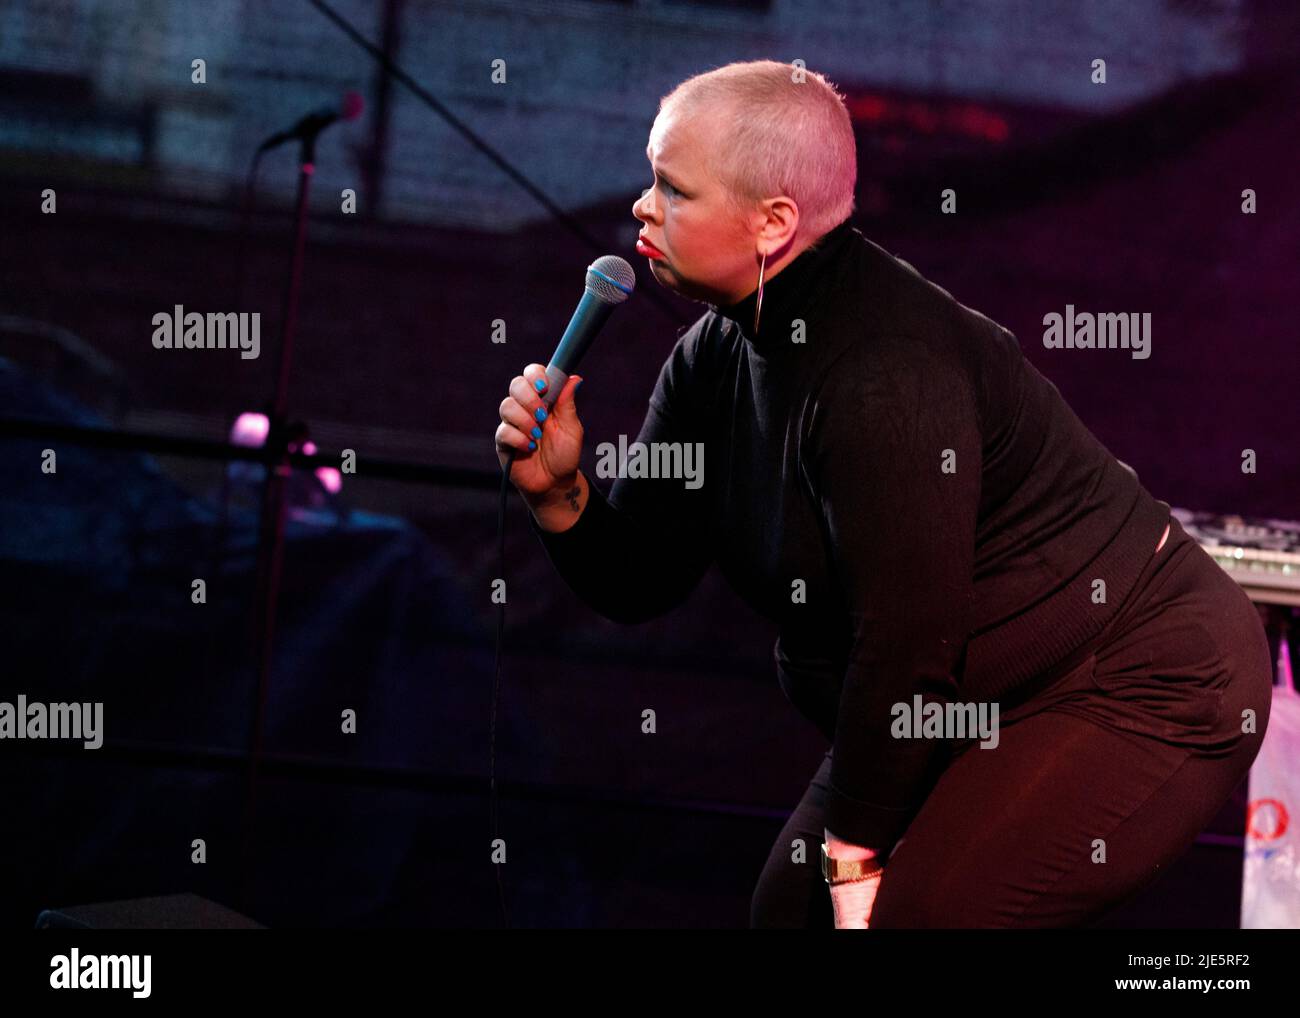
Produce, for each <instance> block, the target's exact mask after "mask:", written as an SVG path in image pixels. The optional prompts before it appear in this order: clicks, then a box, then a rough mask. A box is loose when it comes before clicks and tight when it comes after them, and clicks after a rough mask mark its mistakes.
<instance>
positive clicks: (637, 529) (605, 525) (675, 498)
mask: <svg viewBox="0 0 1300 1018" xmlns="http://www.w3.org/2000/svg"><path fill="white" fill-rule="evenodd" d="M698 339H699V329H698V328H694V329H692V330H691V332H689V333H687V334H686V335H684V336H683V337H682V339H681V340H679V342H678V344H677V346H676V347H675V348H674V350H673V352H672V354H671V355H670V357H669V359H668V360H667V362H665V364H664V367H663V369H662V370H661V372H660V375H659V379H658V382H657V383H656V385H655V390H654V393H653V395H652V396H651V398H650V403H649V407H648V409H647V411H646V416H645V420H644V421H643V423H642V425H641V430H640V433H639V434H638V435H637V438H636V442H638V443H641V444H643V445H645V446H646V447H647V448H655V446H656V444H657V443H677V444H679V445H678V448H679V449H680V448H681V446H682V445H684V444H685V443H692V444H694V443H695V442H696V441H699V430H698V427H697V425H696V420H697V417H696V413H695V400H694V398H693V395H692V392H691V388H690V386H691V382H690V378H691V370H692V367H693V362H694V359H695V358H694V351H695V349H696V346H695V344H696V342H697V341H698ZM615 445H616V443H610V444H609V446H610V447H609V448H605V449H603V450H602V448H601V447H600V446H598V447H597V450H596V451H597V459H598V461H602V460H603V461H604V462H607V463H608V462H616V460H617V457H616V455H615V454H614V449H613V446H615ZM660 448H667V447H666V446H661V447H660ZM699 451H701V452H702V451H703V449H702V446H701V447H700V449H699ZM700 465H701V467H702V466H703V464H702V460H701V463H700ZM627 473H628V474H631V473H632V471H628V472H627ZM587 481H588V484H589V487H590V492H591V494H590V496H589V498H588V500H587V504H586V505H585V506H584V507H583V511H582V514H581V515H580V516H579V517H578V519H577V522H575V523H574V524H573V526H572V527H570V528H569V529H568V530H564V531H560V532H559V533H550V532H548V531H545V530H542V528H541V527H539V526H538V525H537V521H536V520H535V519H534V518H533V516H532V514H531V513H530V514H529V516H528V521H529V524H530V525H531V527H532V529H533V532H534V533H536V534H537V536H538V538H539V539H540V540H541V542H542V546H543V547H544V548H545V549H546V554H547V556H548V557H549V558H550V560H551V562H552V564H553V565H554V566H555V568H556V570H557V571H558V572H559V573H560V576H561V577H562V578H563V579H564V581H565V582H566V583H567V584H568V585H569V587H570V588H571V589H572V590H573V591H574V593H576V594H577V595H578V597H579V598H581V600H582V601H583V602H584V603H585V604H586V605H587V606H588V607H590V608H591V609H592V610H593V611H595V612H597V613H598V614H600V615H603V616H604V617H605V618H607V619H610V620H611V621H614V622H621V623H627V624H631V623H638V622H645V621H648V620H650V619H653V618H657V617H658V616H660V615H663V614H665V613H666V612H668V611H671V610H672V609H673V608H676V607H678V606H679V605H681V604H682V602H684V601H685V600H686V598H687V597H688V596H689V595H690V593H691V591H692V590H694V588H695V586H696V584H698V583H699V581H700V578H701V577H702V576H703V575H704V573H705V571H706V570H707V569H708V567H709V564H710V562H711V561H712V558H713V554H712V548H711V545H710V541H709V537H708V513H707V500H706V494H705V493H706V492H707V491H708V487H707V485H700V486H699V487H696V488H690V487H687V482H686V480H685V479H683V478H682V477H654V476H647V477H642V476H618V477H616V478H615V480H614V483H613V485H612V486H611V488H610V493H609V495H608V496H605V495H604V494H603V493H602V492H601V491H600V489H599V488H598V487H597V484H596V478H594V477H592V475H591V474H590V473H588V474H587Z"/></svg>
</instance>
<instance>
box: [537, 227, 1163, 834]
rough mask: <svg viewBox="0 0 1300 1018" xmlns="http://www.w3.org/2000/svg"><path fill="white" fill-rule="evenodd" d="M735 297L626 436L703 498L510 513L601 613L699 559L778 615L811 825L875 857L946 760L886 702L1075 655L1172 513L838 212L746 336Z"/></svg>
mask: <svg viewBox="0 0 1300 1018" xmlns="http://www.w3.org/2000/svg"><path fill="white" fill-rule="evenodd" d="M755 282H757V280H756V281H755ZM755 299H756V293H751V294H750V295H749V296H748V297H746V298H745V299H744V300H743V301H741V302H740V303H739V304H736V305H725V306H720V307H713V308H712V310H710V311H709V312H707V313H705V314H704V315H703V316H702V317H701V318H700V319H699V320H698V321H697V322H695V323H694V324H693V325H692V326H691V327H690V328H689V329H688V330H687V331H685V332H684V333H683V334H682V335H681V337H680V338H679V339H678V341H677V343H676V345H675V347H674V348H673V350H672V353H671V354H670V355H669V357H668V359H667V361H666V362H665V363H664V366H663V368H662V370H661V371H660V374H659V378H658V381H657V383H656V385H655V388H654V392H653V394H652V395H651V397H650V401H649V409H648V412H647V414H646V417H645V421H644V423H643V424H642V427H641V431H640V434H639V435H638V436H637V439H636V441H637V442H639V443H644V444H645V445H646V446H647V447H649V448H651V449H655V448H656V447H657V444H658V443H681V444H686V443H689V444H691V445H692V446H695V444H696V443H700V444H701V445H700V446H697V448H701V447H702V450H703V460H702V464H703V475H702V476H703V482H704V483H703V484H702V485H700V486H698V487H688V486H687V484H688V482H687V481H686V480H684V479H683V478H681V477H677V478H671V477H664V476H653V475H654V474H656V473H661V471H656V470H649V471H633V470H628V471H627V475H626V476H619V477H617V478H616V479H615V480H614V482H613V484H612V486H611V488H610V492H609V495H608V497H606V496H605V495H603V494H602V493H601V491H600V490H599V489H598V488H597V487H596V485H595V484H591V485H590V496H589V500H588V503H587V505H586V506H585V507H584V508H583V511H582V514H581V515H580V516H579V517H578V520H577V521H576V522H575V523H574V524H573V526H572V527H571V528H570V529H568V530H565V531H562V532H560V533H554V534H552V533H548V532H546V531H543V530H542V529H541V528H540V527H538V526H537V523H536V521H535V520H533V519H532V517H531V516H530V517H529V521H530V524H531V525H532V528H533V530H534V532H536V533H537V535H538V536H539V538H540V539H541V541H542V544H543V545H544V547H545V549H546V552H547V554H548V556H549V557H550V559H551V561H552V563H553V564H554V565H555V567H556V568H557V570H558V571H559V572H560V574H561V576H562V577H563V578H564V580H565V581H566V582H567V583H568V584H569V586H570V587H572V588H573V590H574V591H575V592H576V593H577V594H578V596H579V597H580V598H581V599H582V600H583V601H584V602H585V603H586V604H588V605H589V606H590V607H591V608H592V609H594V610H595V611H597V612H599V613H600V614H601V615H603V616H605V617H607V618H609V619H612V620H614V621H618V622H625V623H635V622H641V621H644V620H647V619H651V618H655V617H657V616H659V615H662V614H664V613H665V612H668V611H670V610H672V609H673V608H676V607H677V606H678V605H680V604H681V603H682V602H683V601H684V600H685V599H686V597H687V595H688V594H689V593H690V592H691V590H692V589H693V588H694V587H695V585H696V583H697V582H698V581H699V579H700V578H701V576H702V575H703V574H704V572H705V571H706V569H707V568H708V566H709V565H710V563H712V562H714V561H716V562H717V564H718V566H719V567H720V569H721V570H722V573H723V575H724V576H725V577H726V578H727V580H728V582H729V583H730V584H731V585H732V587H733V588H734V589H735V591H736V592H737V593H738V594H739V595H740V596H741V597H742V598H744V599H745V601H746V602H748V603H749V604H750V605H751V606H752V607H753V608H754V609H755V610H757V611H758V612H760V613H761V614H763V615H765V616H767V617H768V618H770V619H772V620H773V621H775V622H777V623H779V626H780V636H779V638H778V640H777V642H776V645H775V648H774V657H775V660H776V665H777V675H778V680H779V681H780V683H781V687H782V689H783V690H784V691H785V694H786V695H787V697H788V698H789V699H790V700H791V702H792V703H793V704H794V705H795V706H796V707H797V708H798V709H799V710H800V711H801V712H802V713H803V714H805V716H807V717H808V718H809V719H810V720H812V721H813V722H814V723H815V724H816V725H817V726H818V727H819V728H820V729H821V731H822V732H823V733H824V734H825V736H826V737H827V738H828V739H829V740H831V741H832V746H833V753H832V767H831V776H830V781H831V791H830V794H829V796H828V799H827V804H826V817H825V824H826V827H828V828H829V829H830V830H831V832H832V833H833V834H835V835H836V836H837V837H840V838H844V839H846V840H848V841H851V842H854V843H857V844H860V845H866V846H869V847H872V848H876V849H880V850H882V851H887V850H889V849H890V848H892V846H893V845H894V844H895V843H896V842H897V840H898V838H899V837H900V836H901V835H902V833H903V831H904V830H905V828H906V826H907V824H908V822H909V820H910V819H911V817H912V815H913V814H914V813H915V811H916V809H917V808H918V807H919V806H920V803H921V801H923V799H924V796H925V794H926V792H927V790H928V781H930V780H931V779H932V778H933V777H934V775H935V773H936V772H935V771H933V770H932V768H933V767H935V765H936V763H938V765H939V767H940V769H941V767H942V764H941V763H939V761H941V759H942V757H939V756H936V751H937V750H938V749H939V747H940V746H941V745H942V743H940V742H938V741H937V740H934V739H921V738H914V739H903V738H894V737H892V736H891V731H890V730H891V726H892V725H893V724H894V718H895V714H894V710H893V708H894V705H895V704H905V705H907V706H908V707H909V708H910V707H911V706H912V704H913V702H914V701H913V697H914V696H916V695H920V696H921V697H922V702H925V703H929V702H948V701H955V702H960V703H977V702H979V701H999V700H1000V699H1001V698H1003V697H1006V696H1008V695H1010V694H1013V693H1014V692H1015V690H1017V689H1019V688H1021V687H1023V686H1024V685H1025V684H1026V683H1027V682H1028V681H1029V680H1031V679H1032V678H1033V677H1034V676H1035V675H1037V674H1039V673H1041V672H1042V671H1043V670H1045V669H1046V668H1048V667H1049V666H1051V665H1053V664H1056V663H1058V662H1060V661H1062V660H1063V659H1064V658H1065V657H1066V656H1067V655H1068V654H1069V653H1070V652H1072V651H1074V650H1076V649H1078V648H1080V647H1081V646H1082V645H1083V644H1084V643H1085V642H1086V641H1088V640H1090V639H1092V638H1093V637H1094V636H1096V635H1097V634H1098V633H1099V632H1100V631H1101V629H1102V627H1103V626H1104V625H1105V623H1106V622H1107V620H1109V618H1110V617H1111V616H1112V615H1113V614H1114V612H1115V610H1116V609H1117V608H1118V606H1119V604H1120V602H1121V601H1122V600H1123V598H1124V596H1125V595H1126V594H1127V593H1128V591H1129V590H1130V589H1131V588H1132V586H1133V583H1134V581H1135V580H1136V578H1137V576H1138V574H1139V573H1140V572H1141V569H1142V567H1143V565H1144V564H1145V563H1146V562H1147V561H1148V559H1149V558H1150V557H1151V555H1152V554H1153V553H1154V552H1155V548H1156V544H1157V543H1158V541H1159V540H1160V536H1161V534H1162V533H1163V531H1164V528H1165V525H1166V523H1167V522H1168V518H1169V506H1168V504H1167V503H1165V502H1161V501H1159V500H1157V499H1155V498H1153V497H1152V496H1151V495H1150V493H1148V492H1147V491H1146V489H1145V488H1143V487H1142V485H1141V484H1140V483H1139V481H1138V478H1137V476H1136V474H1134V473H1133V472H1132V471H1131V470H1130V469H1128V468H1127V467H1125V466H1124V465H1123V464H1121V463H1120V462H1119V461H1118V460H1116V459H1115V457H1114V456H1112V455H1111V454H1110V453H1109V452H1108V451H1107V450H1106V448H1105V447H1104V446H1103V445H1102V444H1101V443H1100V442H1099V441H1098V440H1097V439H1096V438H1095V437H1094V436H1093V435H1092V434H1091V433H1090V432H1089V431H1088V430H1087V428H1085V427H1084V425H1083V424H1082V423H1081V422H1080V421H1079V419H1078V418H1077V417H1076V416H1075V414H1074V413H1073V412H1072V411H1071V410H1070V408H1069V406H1067V405H1066V403H1065V402H1064V400H1063V399H1062V398H1061V395H1060V393H1059V392H1058V391H1057V389H1056V387H1055V386H1054V385H1052V383H1051V382H1049V381H1048V380H1047V379H1046V378H1044V377H1043V376H1042V375H1041V374H1040V373H1039V372H1038V371H1037V370H1035V368H1034V367H1033V366H1032V365H1031V364H1030V363H1029V362H1028V361H1026V360H1025V359H1024V357H1023V355H1022V353H1021V350H1020V346H1019V343H1018V342H1017V340H1016V338H1015V337H1014V336H1013V335H1012V334H1011V333H1010V332H1008V331H1007V330H1006V329H1004V328H1002V327H1001V326H1000V325H998V324H997V323H996V322H993V321H991V320H990V319H988V318H986V317H985V316H984V315H981V314H980V313H978V312H977V311H973V310H971V309H970V308H968V307H965V306H964V305H962V304H960V303H958V302H957V301H956V300H955V299H954V298H953V297H952V296H951V295H950V294H949V293H948V292H947V291H945V290H943V289H941V288H939V287H938V286H936V285H934V284H933V283H931V282H929V281H928V280H926V279H924V278H923V277H922V276H921V275H920V274H919V273H917V271H916V270H915V269H913V268H912V267H911V266H910V265H908V264H907V263H906V262H904V261H901V260H899V259H897V258H895V257H893V256H891V255H890V254H889V253H888V252H886V251H884V250H883V249H882V248H880V247H879V246H877V245H876V244H874V243H872V242H871V241H869V240H868V239H867V238H866V237H864V236H863V235H862V234H861V233H860V232H859V231H858V230H857V229H855V228H854V227H852V226H851V225H849V223H848V222H847V221H846V222H845V223H843V224H841V225H840V226H838V227H836V228H835V229H834V230H831V231H830V232H829V233H827V234H826V235H825V236H823V237H822V238H821V239H820V241H819V242H818V243H817V244H815V245H813V246H812V247H809V248H807V249H806V250H804V251H803V252H801V253H800V254H799V256H798V257H797V258H795V259H794V260H793V261H791V262H790V263H789V264H788V265H786V267H785V268H784V269H783V270H782V271H781V272H779V273H777V274H776V275H775V276H774V277H772V278H771V279H770V280H769V281H767V283H766V285H765V287H764V295H763V307H762V314H761V321H760V328H759V333H758V334H757V335H755V334H754V333H753V318H754V303H755ZM662 448H663V449H664V450H666V449H667V447H666V446H664V447H662ZM661 462H663V463H667V462H669V458H668V457H667V456H665V457H663V459H662V460H661ZM634 473H641V474H649V476H633V474H634ZM1096 580H1102V581H1104V588H1103V587H1102V586H1100V585H1098V584H1096V583H1095V581H1096ZM1103 597H1104V602H1103V601H1101V599H1102V598H1103ZM1099 602H1101V603H1099Z"/></svg>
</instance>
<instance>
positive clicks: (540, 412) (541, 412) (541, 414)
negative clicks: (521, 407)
mask: <svg viewBox="0 0 1300 1018" xmlns="http://www.w3.org/2000/svg"><path fill="white" fill-rule="evenodd" d="M533 416H534V417H536V418H537V419H538V420H539V421H544V420H546V407H544V406H539V407H538V408H537V413H536V414H534V415H533Z"/></svg>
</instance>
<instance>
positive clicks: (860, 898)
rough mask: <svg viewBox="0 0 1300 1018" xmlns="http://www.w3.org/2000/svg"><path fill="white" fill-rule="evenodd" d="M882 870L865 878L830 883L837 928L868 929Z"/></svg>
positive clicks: (882, 873)
mask: <svg viewBox="0 0 1300 1018" xmlns="http://www.w3.org/2000/svg"><path fill="white" fill-rule="evenodd" d="M884 872H885V871H884V870H880V871H879V872H877V873H875V874H873V875H872V876H870V877H868V878H867V879H866V880H854V881H850V882H849V883H845V884H832V885H831V902H832V904H833V905H834V906H835V928H836V929H837V930H866V929H870V925H869V924H870V920H871V909H872V906H873V905H875V903H876V891H877V890H878V889H879V887H880V880H881V878H882V876H883V875H884Z"/></svg>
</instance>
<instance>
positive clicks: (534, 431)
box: [531, 428, 542, 438]
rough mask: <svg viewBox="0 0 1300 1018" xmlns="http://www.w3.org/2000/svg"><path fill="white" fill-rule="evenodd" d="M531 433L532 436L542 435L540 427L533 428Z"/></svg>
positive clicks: (539, 436) (538, 436)
mask: <svg viewBox="0 0 1300 1018" xmlns="http://www.w3.org/2000/svg"><path fill="white" fill-rule="evenodd" d="M531 434H532V436H533V438H541V437H542V429H541V428H533V430H532V432H531Z"/></svg>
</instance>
